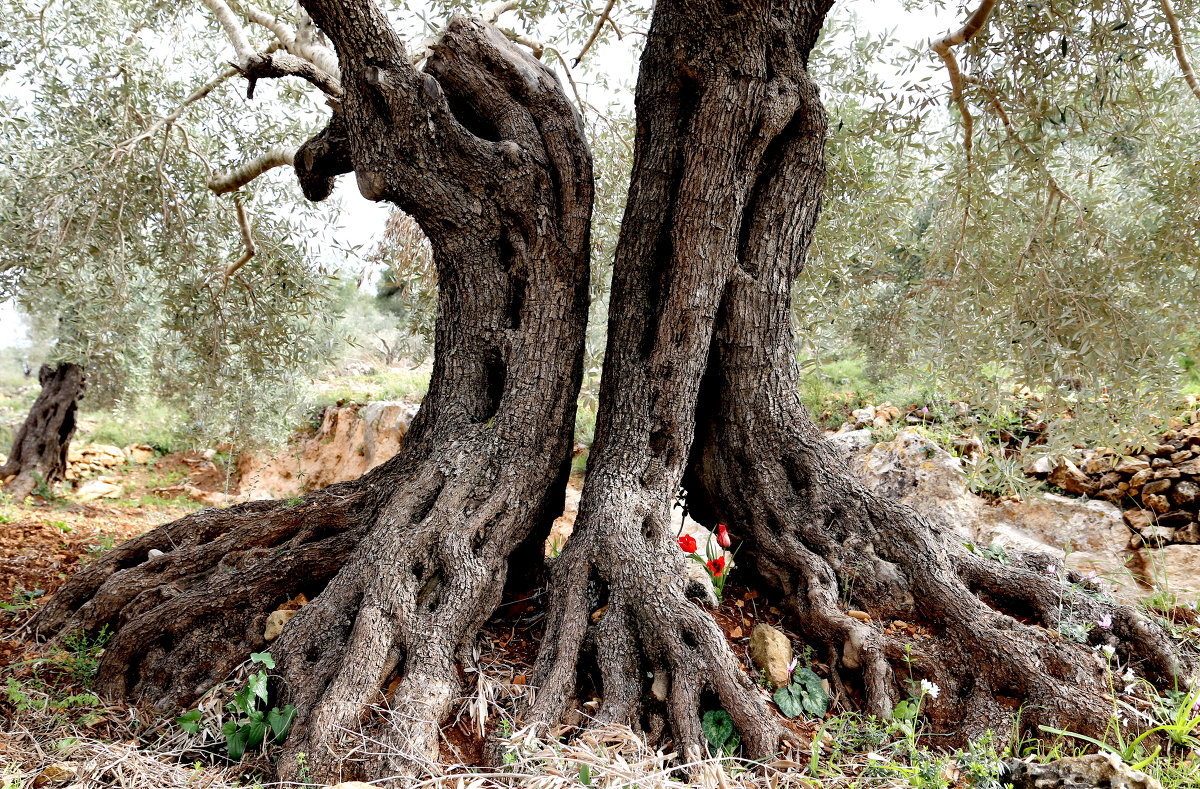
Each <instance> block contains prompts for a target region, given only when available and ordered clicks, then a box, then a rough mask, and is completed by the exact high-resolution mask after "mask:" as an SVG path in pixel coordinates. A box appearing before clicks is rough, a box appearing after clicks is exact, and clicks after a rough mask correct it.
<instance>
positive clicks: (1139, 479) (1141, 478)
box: [1129, 468, 1154, 488]
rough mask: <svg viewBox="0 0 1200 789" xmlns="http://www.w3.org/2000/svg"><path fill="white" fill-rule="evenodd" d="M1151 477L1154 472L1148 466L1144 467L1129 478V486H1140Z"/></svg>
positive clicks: (1152, 477)
mask: <svg viewBox="0 0 1200 789" xmlns="http://www.w3.org/2000/svg"><path fill="white" fill-rule="evenodd" d="M1152 479H1154V472H1153V471H1151V470H1150V469H1148V468H1144V469H1142V470H1141V471H1139V472H1138V473H1136V474H1134V475H1133V476H1132V477H1130V478H1129V487H1131V488H1140V487H1141V486H1142V485H1145V484H1146V483H1147V482H1149V481H1150V480H1152Z"/></svg>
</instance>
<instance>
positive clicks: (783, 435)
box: [531, 0, 1190, 757]
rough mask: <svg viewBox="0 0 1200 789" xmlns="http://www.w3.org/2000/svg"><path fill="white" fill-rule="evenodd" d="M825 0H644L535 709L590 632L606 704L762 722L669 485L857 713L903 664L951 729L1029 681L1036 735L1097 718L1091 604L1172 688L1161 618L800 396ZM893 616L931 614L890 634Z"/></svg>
mask: <svg viewBox="0 0 1200 789" xmlns="http://www.w3.org/2000/svg"><path fill="white" fill-rule="evenodd" d="M828 7H829V3H828V2H827V0H807V1H803V2H795V1H793V2H770V1H769V0H762V1H761V2H749V3H739V4H737V6H736V7H735V8H731V7H729V6H728V5H727V4H717V3H703V2H700V3H696V2H682V0H679V1H677V2H659V3H658V5H657V7H656V12H655V18H654V22H653V24H652V27H651V30H650V33H649V36H648V39H647V44H646V50H645V54H644V56H643V60H642V70H641V74H640V76H639V82H638V95H637V100H638V119H639V123H638V138H637V150H636V154H635V162H634V168H633V176H632V178H633V182H632V184H631V187H630V196H629V204H628V209H627V213H626V216H625V223H624V225H623V228H622V236H621V240H620V246H619V247H618V251H617V256H616V261H615V267H614V274H613V293H612V301H611V303H612V315H611V319H610V323H609V346H608V354H607V357H606V360H605V369H604V381H603V384H602V388H601V404H600V413H599V417H598V419H597V429H596V442H595V444H594V446H593V448H592V453H591V460H590V463H589V467H588V478H587V482H586V484H585V488H584V492H583V497H582V500H581V504H580V510H579V515H578V517H577V519H576V524H575V532H574V534H573V535H572V537H571V539H570V540H569V541H568V542H567V545H566V547H565V549H564V550H563V552H562V554H561V557H560V558H559V559H558V560H557V564H556V565H555V566H554V568H553V571H552V572H553V575H552V581H551V594H550V595H549V600H550V601H551V607H550V611H549V616H548V622H549V624H548V629H547V634H546V637H545V639H544V640H543V643H542V650H541V654H540V655H539V658H538V664H537V669H536V671H535V683H537V684H541V685H542V687H541V690H540V692H539V695H538V697H537V701H536V703H535V705H534V707H533V709H532V710H531V713H532V715H533V716H534V718H535V719H536V720H540V721H545V722H547V723H548V722H551V721H553V720H554V719H555V718H556V717H557V716H558V715H560V714H561V713H562V711H563V710H564V709H565V708H566V707H567V705H568V704H569V703H570V701H571V699H572V697H573V696H574V695H576V692H577V688H576V682H577V677H578V676H579V671H578V669H579V666H580V663H581V660H583V659H584V658H585V657H586V658H587V659H590V658H591V655H594V657H595V659H596V660H597V661H598V664H599V668H600V687H599V688H598V690H599V692H600V694H601V696H602V697H603V704H602V706H601V707H600V710H599V716H598V717H599V719H600V721H602V722H603V721H607V720H619V721H623V722H627V723H630V724H633V725H635V726H637V725H639V724H644V725H646V726H647V727H650V728H657V727H658V726H659V724H660V721H659V718H660V717H661V716H660V713H663V714H665V716H666V718H667V720H668V722H669V724H670V726H671V729H672V734H673V736H674V739H675V744H676V747H681V748H682V749H683V751H684V752H685V753H686V754H688V755H689V756H693V755H695V753H696V752H697V751H698V750H699V749H700V748H701V747H702V745H703V738H702V734H701V731H700V726H699V721H700V714H701V712H702V709H703V708H704V707H705V706H708V707H709V708H712V707H714V706H717V705H719V706H722V707H723V708H724V709H725V710H726V711H728V712H729V713H730V715H731V716H732V717H733V720H734V722H735V725H736V726H737V728H738V729H739V731H740V732H741V733H742V735H743V737H744V739H745V742H746V744H747V745H748V746H749V750H750V755H751V756H755V757H760V756H765V755H767V754H768V753H770V752H771V750H772V749H773V748H774V747H775V746H776V743H777V742H778V738H779V736H780V733H781V730H780V728H779V726H778V725H777V723H776V719H775V718H774V717H773V716H772V714H771V713H770V712H768V711H766V710H765V709H764V701H763V698H762V697H761V696H760V695H758V694H756V692H755V690H754V688H753V685H752V683H751V682H750V680H749V678H748V677H747V676H746V673H745V672H744V670H743V669H742V668H741V667H740V666H739V665H737V662H736V660H735V659H734V656H733V654H732V652H731V650H730V649H729V648H728V646H727V645H726V642H725V640H724V638H723V635H722V634H721V633H720V631H719V630H718V629H717V628H716V626H715V624H714V623H713V621H712V619H711V618H709V617H708V616H707V615H706V614H704V613H703V612H702V611H701V610H700V608H699V606H698V605H696V604H695V603H692V602H690V601H688V600H686V599H685V588H684V581H683V577H682V576H683V573H682V572H680V567H679V565H680V564H681V563H682V561H683V558H682V556H681V552H680V551H679V548H678V547H677V546H676V545H675V543H674V536H675V535H673V534H672V533H670V532H669V530H668V524H669V518H668V514H669V506H670V504H671V501H672V499H673V498H674V496H675V494H676V492H677V491H678V490H679V489H680V485H681V483H682V485H683V487H684V488H685V489H686V491H687V493H688V504H689V509H690V510H691V511H692V513H693V514H694V515H696V516H697V517H699V518H700V519H702V520H703V521H705V522H707V523H708V524H709V525H710V526H711V525H715V524H716V522H717V521H718V520H720V521H722V522H724V523H727V524H729V527H730V529H731V531H733V532H734V533H735V534H737V535H740V536H741V537H742V538H744V540H745V544H744V545H743V547H742V549H741V552H740V553H739V554H738V561H739V564H740V565H742V566H745V567H750V568H752V569H753V570H754V571H756V572H757V574H758V575H759V576H760V577H761V578H762V580H764V581H765V582H767V583H768V584H770V585H772V586H774V587H775V588H776V589H777V590H778V591H779V592H780V593H781V594H782V596H783V599H784V600H785V601H786V604H787V606H788V607H789V608H790V609H791V612H792V613H793V614H794V616H795V618H796V621H797V623H798V624H799V626H800V627H801V629H802V630H803V632H805V633H806V635H808V636H809V637H810V638H811V639H812V640H813V641H814V642H816V643H823V644H825V645H826V647H827V651H828V656H829V660H830V664H831V665H832V666H833V667H834V668H835V674H834V678H833V679H834V683H835V684H836V685H837V686H838V687H839V688H840V689H844V688H845V687H846V686H847V685H850V684H853V685H854V686H856V687H858V688H860V689H861V690H862V692H863V697H864V699H865V705H866V708H867V710H868V711H870V712H872V713H875V714H877V715H880V716H883V717H886V716H888V715H889V714H890V712H891V710H892V708H893V705H894V704H895V703H896V702H897V701H898V700H899V699H900V698H902V697H904V696H907V695H908V694H909V693H910V692H912V691H911V690H910V689H909V688H906V687H904V686H903V684H902V681H903V680H907V679H909V674H910V673H911V677H912V679H913V680H919V679H928V680H930V681H934V682H936V683H938V685H939V686H940V687H941V688H942V689H943V691H944V692H943V693H942V694H941V695H940V696H939V697H938V698H937V699H933V700H928V701H927V702H926V706H925V708H926V709H927V710H928V711H929V712H930V715H931V719H932V721H933V723H934V724H935V725H936V726H937V727H938V728H939V729H941V730H942V731H946V732H953V733H954V735H955V737H957V738H958V739H959V741H965V740H968V739H970V738H973V737H977V736H979V735H981V734H982V733H983V732H984V731H985V730H987V729H991V731H992V732H993V733H994V734H996V735H997V737H998V738H1000V739H1003V738H1005V737H1007V736H1009V735H1010V734H1011V733H1012V732H1013V725H1012V722H1013V719H1014V717H1015V716H1016V714H1017V712H1018V709H1019V707H1020V706H1021V705H1026V706H1025V708H1024V713H1023V716H1022V718H1021V724H1022V726H1024V727H1027V729H1028V730H1029V731H1031V732H1032V733H1033V734H1034V735H1035V736H1037V735H1038V734H1040V732H1039V731H1038V730H1037V728H1036V727H1037V725H1039V724H1044V725H1051V726H1066V727H1068V728H1071V729H1074V730H1076V731H1081V732H1087V733H1091V734H1094V735H1102V734H1103V732H1104V729H1105V727H1106V726H1107V725H1108V722H1109V719H1110V716H1111V711H1112V701H1111V699H1110V698H1108V692H1109V683H1108V677H1107V673H1106V671H1107V666H1106V664H1105V662H1104V661H1103V660H1102V659H1101V658H1099V657H1097V655H1096V654H1095V653H1094V652H1093V651H1092V650H1091V649H1089V648H1088V647H1087V646H1082V645H1076V644H1074V643H1072V642H1070V641H1068V640H1066V639H1064V638H1063V637H1061V636H1060V635H1059V634H1058V633H1057V632H1054V631H1055V629H1056V628H1057V626H1058V625H1059V624H1060V622H1061V621H1062V620H1063V619H1064V618H1066V617H1072V618H1074V619H1075V620H1076V621H1078V622H1081V623H1087V622H1094V621H1096V620H1098V619H1099V618H1101V617H1102V616H1103V615H1105V614H1108V615H1110V616H1111V617H1112V620H1113V624H1112V628H1111V630H1106V629H1104V628H1100V627H1094V628H1093V630H1092V631H1091V636H1090V640H1091V642H1092V645H1101V644H1104V645H1111V646H1113V647H1115V648H1116V650H1117V655H1118V657H1119V659H1120V660H1121V661H1122V662H1127V663H1132V664H1135V665H1139V666H1140V667H1141V668H1142V670H1143V671H1144V673H1145V674H1146V675H1147V676H1148V677H1150V678H1151V679H1153V680H1155V681H1157V682H1158V683H1159V684H1160V685H1161V686H1163V687H1171V685H1172V683H1175V682H1179V681H1187V678H1188V673H1187V672H1188V671H1189V670H1190V666H1189V665H1187V664H1186V663H1185V662H1184V661H1182V660H1180V659H1179V657H1178V656H1177V655H1176V654H1175V652H1174V647H1173V644H1172V643H1171V642H1170V639H1169V638H1168V636H1167V635H1166V633H1165V632H1164V631H1163V630H1162V629H1161V628H1160V627H1158V626H1157V625H1156V624H1154V623H1153V622H1151V621H1150V620H1148V619H1147V618H1146V617H1144V616H1142V615H1140V614H1138V613H1137V612H1136V611H1134V610H1133V609H1131V608H1128V607H1126V606H1120V605H1117V604H1115V603H1113V602H1111V601H1108V600H1104V599H1102V598H1100V597H1098V596H1097V597H1093V596H1087V595H1080V594H1076V595H1074V596H1072V595H1070V594H1068V593H1067V592H1068V589H1067V586H1066V584H1065V578H1066V576H1065V574H1061V575H1060V577H1053V578H1052V577H1050V576H1049V575H1048V574H1047V573H1046V572H1045V570H1046V567H1047V564H1049V563H1050V562H1048V560H1047V559H1045V558H1044V557H1042V558H1038V557H1025V558H1023V559H1021V560H1020V561H1018V562H1017V563H1016V566H1011V567H1008V566H1003V565H1000V564H998V563H995V562H988V561H986V560H984V559H982V558H979V557H977V556H975V555H974V554H972V553H970V552H968V551H966V550H965V549H964V548H963V546H962V545H961V544H959V542H958V539H957V538H956V537H955V536H954V535H953V534H952V533H951V532H950V531H949V530H948V529H944V528H943V527H942V526H941V525H939V524H934V523H930V522H928V521H926V520H924V519H922V518H921V517H919V516H917V515H916V514H915V513H914V512H912V511H911V510H909V509H908V508H905V507H902V506H899V505H897V504H894V503H892V502H890V501H886V500H883V499H881V498H880V497H878V496H876V495H875V494H873V493H872V492H870V491H869V490H867V489H866V488H865V486H863V485H862V484H860V483H859V482H858V481H857V480H856V479H855V477H854V475H853V474H852V473H851V472H850V470H849V468H848V467H847V464H846V462H845V459H844V458H843V457H842V456H841V455H839V453H838V452H837V451H836V450H835V449H834V447H833V446H831V445H830V444H829V443H828V442H826V441H825V440H823V438H822V436H821V434H820V432H819V430H817V429H816V427H815V426H814V425H813V423H812V422H811V420H810V419H809V417H808V414H807V413H806V412H805V410H804V408H803V406H802V404H801V403H800V399H799V394H798V386H797V384H798V373H797V365H796V360H795V344H794V338H793V334H792V326H791V298H790V292H791V284H792V281H793V279H794V278H795V277H796V276H797V275H798V274H799V272H800V269H801V267H802V265H803V261H804V256H805V254H806V251H807V248H808V245H809V243H810V240H811V236H812V229H813V226H814V224H815V222H816V219H817V215H818V213H819V208H820V200H821V190H822V187H823V182H824V139H825V128H826V120H825V114H824V111H823V109H822V106H821V103H820V99H819V94H818V91H817V88H816V86H815V85H814V84H813V82H812V80H811V79H810V78H809V76H808V74H807V71H806V68H805V66H806V61H807V56H808V52H809V50H810V48H811V47H812V45H813V42H814V41H815V39H816V35H817V32H818V31H819V29H820V26H821V22H822V18H823V15H824V13H825V12H826V11H827V9H828ZM702 376H703V384H702V383H701V380H702ZM1074 580H1076V581H1078V580H1079V579H1074ZM589 581H590V582H591V587H590V588H591V589H592V590H594V591H591V592H590V593H589ZM848 610H855V613H856V614H858V616H851V615H850V614H849V613H848ZM864 611H865V612H866V613H867V614H869V619H870V621H863V618H862V613H861V612H864ZM895 619H903V620H905V621H907V622H912V623H915V624H920V625H923V626H924V627H925V628H926V629H927V630H928V631H929V632H931V633H932V634H933V635H932V637H930V638H928V639H918V640H916V641H909V640H905V639H903V638H900V637H898V636H891V635H888V634H887V633H885V632H884V627H885V626H886V625H887V624H888V623H889V622H890V621H891V620H895ZM593 620H594V621H593ZM909 660H911V661H913V663H912V666H911V670H910V671H906V672H905V673H901V674H899V675H898V672H896V671H895V670H894V669H895V667H896V666H897V665H898V664H902V663H903V664H907V662H908V661H909ZM663 672H665V673H666V675H667V677H668V678H669V687H668V692H667V693H668V695H667V700H666V705H665V708H661V709H656V708H651V709H645V708H643V699H646V698H648V694H647V693H646V691H647V690H648V686H649V683H650V680H649V676H650V675H655V676H658V675H660V674H661V673H663ZM706 694H708V698H707V699H706V698H705V695H706Z"/></svg>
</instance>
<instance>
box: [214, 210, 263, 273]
mask: <svg viewBox="0 0 1200 789" xmlns="http://www.w3.org/2000/svg"><path fill="white" fill-rule="evenodd" d="M233 202H234V204H235V205H237V216H238V227H239V228H241V231H242V243H243V244H245V246H246V251H245V252H243V253H242V256H241V257H240V258H238V259H237V260H235V261H234V262H232V263H230V264H229V266H228V267H227V268H226V269H225V277H224V279H223V281H222V283H221V290H225V288H226V287H228V286H229V278H230V277H232V276H233V275H234V274H236V273H237V270H238V269H240V268H241V267H242V266H244V265H246V264H247V263H249V262H250V258H252V257H254V255H255V253H256V252H258V248H257V247H255V246H254V235H253V234H252V233H251V232H250V217H249V215H248V214H247V213H246V207H245V206H243V205H242V201H241V200H239V199H238V198H237V196H236V195H235V196H234V198H233Z"/></svg>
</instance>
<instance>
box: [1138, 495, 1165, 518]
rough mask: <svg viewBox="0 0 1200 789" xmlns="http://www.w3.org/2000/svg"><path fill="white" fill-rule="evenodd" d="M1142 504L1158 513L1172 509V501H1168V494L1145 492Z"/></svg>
mask: <svg viewBox="0 0 1200 789" xmlns="http://www.w3.org/2000/svg"><path fill="white" fill-rule="evenodd" d="M1142 505H1143V506H1145V507H1148V508H1149V509H1152V510H1154V511H1155V512H1157V513H1164V512H1167V511H1168V510H1170V509H1171V502H1169V501H1167V497H1166V496H1163V495H1162V494H1159V493H1150V494H1146V493H1143V494H1142Z"/></svg>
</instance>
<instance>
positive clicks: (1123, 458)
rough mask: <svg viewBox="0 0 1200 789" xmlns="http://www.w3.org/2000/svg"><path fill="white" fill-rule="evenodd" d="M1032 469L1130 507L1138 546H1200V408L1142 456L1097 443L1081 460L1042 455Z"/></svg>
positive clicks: (1128, 517) (1072, 489)
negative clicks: (1099, 445) (1097, 445)
mask: <svg viewBox="0 0 1200 789" xmlns="http://www.w3.org/2000/svg"><path fill="white" fill-rule="evenodd" d="M1027 471H1029V472H1030V473H1031V474H1032V475H1034V476H1038V477H1042V478H1044V479H1046V481H1047V482H1049V483H1050V484H1051V485H1054V486H1056V487H1058V488H1061V489H1062V490H1065V491H1066V492H1068V493H1073V494H1075V495H1077V496H1089V497H1092V498H1098V499H1105V500H1107V501H1110V502H1112V503H1113V504H1115V505H1117V506H1118V507H1120V508H1122V509H1123V510H1125V513H1124V514H1125V523H1126V524H1128V526H1129V528H1130V530H1131V531H1132V532H1133V536H1132V538H1131V540H1130V544H1129V547H1130V548H1131V549H1133V550H1137V549H1139V548H1142V547H1159V546H1163V545H1169V544H1172V543H1178V544H1188V545H1195V544H1200V411H1196V412H1195V413H1194V414H1187V415H1185V418H1184V419H1177V420H1175V421H1174V422H1173V424H1172V428H1171V429H1170V430H1168V431H1167V432H1165V433H1163V434H1162V436H1161V438H1160V439H1159V442H1158V444H1157V445H1154V446H1150V447H1147V448H1146V450H1145V451H1144V452H1142V453H1141V454H1138V455H1122V454H1120V453H1118V452H1116V451H1114V450H1112V449H1109V448H1107V447H1097V448H1095V449H1089V450H1085V451H1084V452H1083V454H1082V461H1081V462H1080V463H1078V464H1076V463H1074V462H1072V461H1070V460H1066V459H1062V460H1059V461H1058V462H1057V463H1054V464H1052V463H1051V461H1050V460H1049V459H1048V458H1042V459H1040V460H1038V461H1037V462H1036V463H1034V464H1033V465H1032V466H1031V467H1030V468H1029V469H1027Z"/></svg>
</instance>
